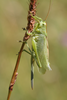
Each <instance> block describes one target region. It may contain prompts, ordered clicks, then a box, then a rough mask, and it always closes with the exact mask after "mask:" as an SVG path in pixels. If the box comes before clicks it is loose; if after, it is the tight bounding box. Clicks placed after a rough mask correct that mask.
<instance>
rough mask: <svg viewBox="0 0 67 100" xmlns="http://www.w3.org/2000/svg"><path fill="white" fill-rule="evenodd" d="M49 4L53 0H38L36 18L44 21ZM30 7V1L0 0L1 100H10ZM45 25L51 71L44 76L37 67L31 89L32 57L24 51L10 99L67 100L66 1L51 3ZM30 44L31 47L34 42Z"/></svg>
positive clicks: (56, 0) (59, 0) (60, 0)
mask: <svg viewBox="0 0 67 100" xmlns="http://www.w3.org/2000/svg"><path fill="white" fill-rule="evenodd" d="M49 3H50V0H38V2H37V16H39V17H41V18H42V19H45V17H46V15H47V12H48V8H49ZM28 8H29V0H0V100H6V98H7V94H8V87H9V83H10V80H11V77H12V74H13V70H14V67H15V63H16V59H17V55H16V54H17V53H18V51H19V49H20V47H21V43H19V42H18V41H19V40H22V39H23V36H24V33H25V32H24V31H23V30H22V27H26V26H27V15H28ZM46 22H47V33H48V41H49V51H50V65H51V68H52V71H47V72H46V74H45V75H42V74H40V73H39V72H38V68H37V65H36V64H35V68H34V69H35V72H34V73H35V74H34V78H35V79H34V90H31V84H30V69H31V64H30V56H29V55H28V54H27V53H25V52H23V53H22V57H21V60H20V64H19V69H18V77H17V80H16V83H15V85H14V88H13V91H12V94H11V98H10V100H67V0H51V8H50V13H49V15H48V18H47V20H46ZM28 44H29V45H30V47H31V39H29V40H28ZM25 48H26V49H27V47H26V46H25Z"/></svg>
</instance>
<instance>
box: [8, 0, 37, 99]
mask: <svg viewBox="0 0 67 100" xmlns="http://www.w3.org/2000/svg"><path fill="white" fill-rule="evenodd" d="M36 2H37V0H30V5H29V11H28V18H27V19H28V24H27V27H26V29H27V30H28V32H29V33H30V32H32V31H33V28H34V24H35V19H34V18H32V16H31V15H30V13H31V14H32V15H33V16H35V14H36ZM29 38H30V36H28V35H27V33H25V36H24V38H23V41H27V40H28V39H29ZM24 46H25V42H23V43H22V46H21V48H20V51H19V54H18V57H17V61H16V65H15V69H14V72H13V75H12V78H11V82H10V85H9V91H8V97H7V100H9V99H10V96H11V92H12V90H13V86H14V84H15V81H16V78H17V75H18V73H17V70H18V66H19V62H20V58H21V54H22V51H23V48H24Z"/></svg>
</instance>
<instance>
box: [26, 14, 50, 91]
mask: <svg viewBox="0 0 67 100" xmlns="http://www.w3.org/2000/svg"><path fill="white" fill-rule="evenodd" d="M31 16H32V17H33V18H34V19H35V21H36V23H35V26H34V29H33V31H32V32H31V33H28V31H27V34H28V35H31V36H32V51H31V50H30V48H29V46H28V44H27V46H28V49H29V51H30V53H29V52H28V51H26V50H25V51H26V52H27V53H29V54H31V87H32V89H33V76H34V72H33V71H34V70H33V68H34V61H36V64H37V66H38V68H39V71H40V72H41V73H42V74H45V72H46V69H49V70H51V68H50V64H49V49H48V41H47V32H46V21H43V20H42V19H41V18H39V17H37V16H33V15H31Z"/></svg>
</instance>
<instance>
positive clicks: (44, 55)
mask: <svg viewBox="0 0 67 100" xmlns="http://www.w3.org/2000/svg"><path fill="white" fill-rule="evenodd" d="M32 48H33V50H34V52H35V58H36V63H37V65H38V67H39V71H40V72H41V73H43V74H44V73H45V72H46V69H49V70H51V68H50V65H49V51H48V41H47V37H46V36H45V35H44V34H35V36H33V38H32Z"/></svg>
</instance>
